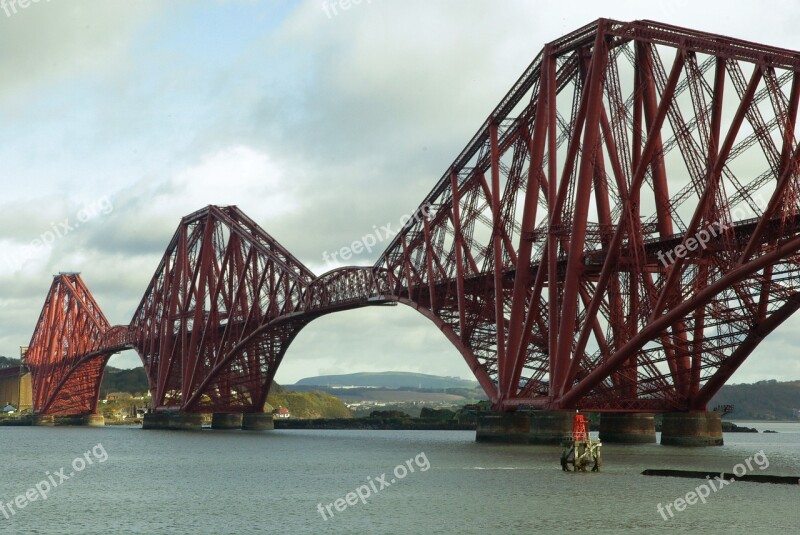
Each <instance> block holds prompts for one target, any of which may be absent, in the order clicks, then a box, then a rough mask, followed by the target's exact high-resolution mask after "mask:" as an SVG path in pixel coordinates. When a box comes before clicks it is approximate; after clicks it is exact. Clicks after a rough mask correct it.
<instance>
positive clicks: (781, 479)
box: [642, 469, 800, 485]
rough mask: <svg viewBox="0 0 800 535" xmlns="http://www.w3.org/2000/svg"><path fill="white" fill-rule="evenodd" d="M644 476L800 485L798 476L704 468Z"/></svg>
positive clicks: (646, 472) (644, 474)
mask: <svg viewBox="0 0 800 535" xmlns="http://www.w3.org/2000/svg"><path fill="white" fill-rule="evenodd" d="M642 475H643V476H662V477H685V478H691V479H714V478H716V477H720V478H724V479H725V480H726V481H749V482H751V483H776V484H782V485H800V477H798V476H771V475H766V474H745V475H743V476H737V475H736V474H729V473H728V472H705V471H702V470H660V469H648V470H645V471H644V472H642Z"/></svg>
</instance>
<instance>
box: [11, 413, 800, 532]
mask: <svg viewBox="0 0 800 535" xmlns="http://www.w3.org/2000/svg"><path fill="white" fill-rule="evenodd" d="M737 423H741V424H744V425H748V424H747V423H746V422H737ZM751 426H752V423H751ZM759 426H760V427H762V428H768V429H775V430H777V431H779V432H780V433H779V434H726V435H725V442H726V445H725V446H724V447H718V448H701V449H682V448H672V447H662V446H659V445H657V444H653V445H642V446H620V445H606V446H604V448H603V455H604V466H603V471H602V472H601V473H599V474H580V473H579V474H573V473H569V474H565V473H563V472H562V471H561V469H560V466H559V462H558V456H559V453H560V449H559V448H558V447H544V446H537V447H533V446H513V445H487V444H476V443H475V442H474V432H461V431H316V430H309V431H299V430H281V431H270V432H265V433H247V432H241V431H210V430H205V431H203V432H194V433H193V432H169V431H143V430H141V429H137V428H124V427H107V428H102V429H89V428H43V427H27V428H20V427H17V428H14V427H0V448H2V452H3V458H4V463H3V468H2V472H0V473H1V474H2V477H0V499H2V501H3V502H4V503H8V502H9V501H12V500H14V498H15V497H16V496H17V495H19V494H23V493H25V491H26V490H27V489H29V488H31V487H34V486H35V485H36V484H37V483H39V482H40V481H41V480H42V479H45V473H46V472H47V471H49V472H50V475H54V473H56V472H58V471H59V469H60V468H62V467H65V472H64V473H65V475H68V474H69V473H70V472H74V466H73V464H72V463H73V460H74V459H75V458H76V457H81V458H82V459H83V462H86V460H87V458H88V459H90V460H92V464H91V465H89V464H88V463H87V465H86V467H85V468H84V469H83V470H82V471H80V472H79V473H76V474H75V475H74V476H73V477H71V478H70V479H69V480H67V481H64V482H62V483H61V484H60V485H59V486H58V487H56V488H55V489H53V490H51V491H50V493H49V497H48V499H47V500H45V501H43V500H41V499H38V500H37V501H35V502H32V503H29V504H28V505H27V506H26V507H25V508H24V509H22V510H17V511H16V513H15V514H14V515H10V519H6V518H5V517H4V516H2V514H0V533H3V534H5V533H40V534H41V533H46V534H49V533H58V534H81V535H86V534H104V535H106V534H117V533H158V534H173V533H181V534H183V533H200V534H206V533H207V534H234V533H236V534H238V533H424V534H433V533H462V534H464V533H481V534H486V533H501V534H502V533H546V534H551V533H575V532H591V533H609V534H611V533H613V534H618V533H654V532H670V533H689V532H692V533H694V532H698V531H712V532H715V533H747V534H749V535H753V534H758V533H781V532H787V533H795V532H797V526H798V524H800V515H798V510H797V503H798V499H800V486H794V485H768V484H758V483H745V482H736V483H732V484H730V485H727V486H726V487H724V488H722V489H720V490H719V491H718V492H715V493H712V494H711V496H710V497H709V498H708V499H707V503H706V504H702V503H697V504H695V505H691V506H688V507H687V508H686V510H685V511H683V512H677V513H675V516H674V517H673V518H671V519H669V520H666V521H665V520H664V519H663V518H662V516H661V515H660V514H659V513H658V511H657V510H656V505H657V504H658V503H662V504H665V503H669V502H672V501H673V500H675V499H676V498H678V497H683V496H685V495H686V493H687V492H690V491H692V490H693V489H694V488H695V487H697V486H698V485H700V484H702V483H703V480H694V479H676V478H660V477H646V476H641V475H639V473H640V472H641V471H642V470H643V469H645V468H686V469H702V470H720V471H727V472H731V471H732V470H733V468H734V466H735V465H736V464H737V463H741V462H743V461H744V459H745V458H747V457H750V456H752V455H754V454H755V453H757V452H758V451H760V450H763V451H764V453H765V454H766V456H767V459H768V462H769V467H768V468H767V469H766V470H763V471H761V470H759V469H758V466H757V465H756V464H755V463H754V462H753V463H751V465H752V466H753V469H754V471H753V472H752V473H766V474H778V475H798V476H800V424H798V423H792V424H772V423H769V424H759ZM98 444H101V445H102V446H101V447H100V448H98V447H97V445H98ZM93 447H94V448H95V449H94V451H92V448H93ZM85 452H88V453H87V455H86V456H84V455H83V454H84V453H85ZM104 452H105V453H107V454H108V457H107V459H106V460H105V462H102V463H101V462H100V460H101V459H103V457H104V455H103V453H104ZM423 453H424V455H421V454H423ZM406 461H409V463H408V464H407V463H406ZM400 464H402V465H404V467H405V469H406V470H408V473H407V474H406V475H405V477H404V478H402V479H399V480H398V478H396V477H395V474H394V473H393V470H394V469H395V467H396V466H397V465H400ZM80 465H81V463H77V466H78V467H80ZM409 466H410V467H413V468H414V471H413V473H412V472H411V471H410V468H409ZM426 466H428V467H429V468H428V469H427V470H424V471H423V468H425V467H426ZM384 473H385V474H386V478H385V481H386V482H387V483H389V486H388V487H386V488H383V489H382V490H378V492H377V493H375V492H373V491H372V490H371V489H370V490H369V492H370V493H371V494H372V495H371V496H370V497H368V498H366V501H367V503H366V504H364V503H362V502H361V501H358V502H357V503H356V504H355V505H347V503H346V501H345V502H340V503H339V505H340V506H342V505H343V504H344V505H345V506H346V509H345V510H344V511H342V512H338V511H336V508H335V500H336V499H337V498H342V499H345V497H346V495H347V493H348V492H352V491H355V490H356V488H357V487H359V486H361V485H364V484H368V483H369V480H368V477H369V478H370V479H371V480H372V481H373V482H374V483H376V484H375V488H376V489H378V488H379V487H380V483H377V482H376V479H377V478H380V477H381V475H382V474H384ZM398 474H400V475H402V474H403V471H402V470H398ZM391 478H395V480H396V481H395V483H394V484H392V483H391V482H390V480H391ZM54 481H56V482H58V477H54ZM365 488H366V489H369V487H362V489H361V492H362V493H366V490H364V489H365ZM353 498H354V497H353V496H351V501H352V500H353ZM356 499H357V498H356ZM331 503H333V504H334V505H333V506H332V507H331V511H332V512H333V513H334V517H333V518H328V520H324V519H323V516H322V514H320V512H319V511H318V509H317V507H318V504H322V508H323V510H324V509H325V505H327V504H331ZM325 514H326V516H328V514H327V512H326V513H325Z"/></svg>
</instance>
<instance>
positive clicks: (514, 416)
mask: <svg viewBox="0 0 800 535" xmlns="http://www.w3.org/2000/svg"><path fill="white" fill-rule="evenodd" d="M530 432H531V417H530V416H529V415H528V414H527V413H519V412H489V413H480V414H478V427H477V430H476V432H475V441H476V442H502V443H506V444H527V443H528V440H529V436H530Z"/></svg>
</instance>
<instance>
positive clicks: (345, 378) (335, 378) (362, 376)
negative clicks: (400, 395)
mask: <svg viewBox="0 0 800 535" xmlns="http://www.w3.org/2000/svg"><path fill="white" fill-rule="evenodd" d="M295 384H296V385H299V386H312V385H313V386H326V387H345V386H361V387H374V388H397V389H402V388H436V389H439V388H474V387H476V386H477V385H478V383H477V381H470V380H466V379H459V378H458V377H441V376H438V375H427V374H424V373H411V372H377V373H348V374H345V375H318V376H316V377H306V378H304V379H300V380H299V381H297V382H296V383H295Z"/></svg>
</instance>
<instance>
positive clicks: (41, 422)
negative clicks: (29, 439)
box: [31, 414, 56, 427]
mask: <svg viewBox="0 0 800 535" xmlns="http://www.w3.org/2000/svg"><path fill="white" fill-rule="evenodd" d="M31 425H37V426H43V427H52V426H54V425H56V419H55V417H53V416H50V415H49V414H34V415H33V416H31Z"/></svg>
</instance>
